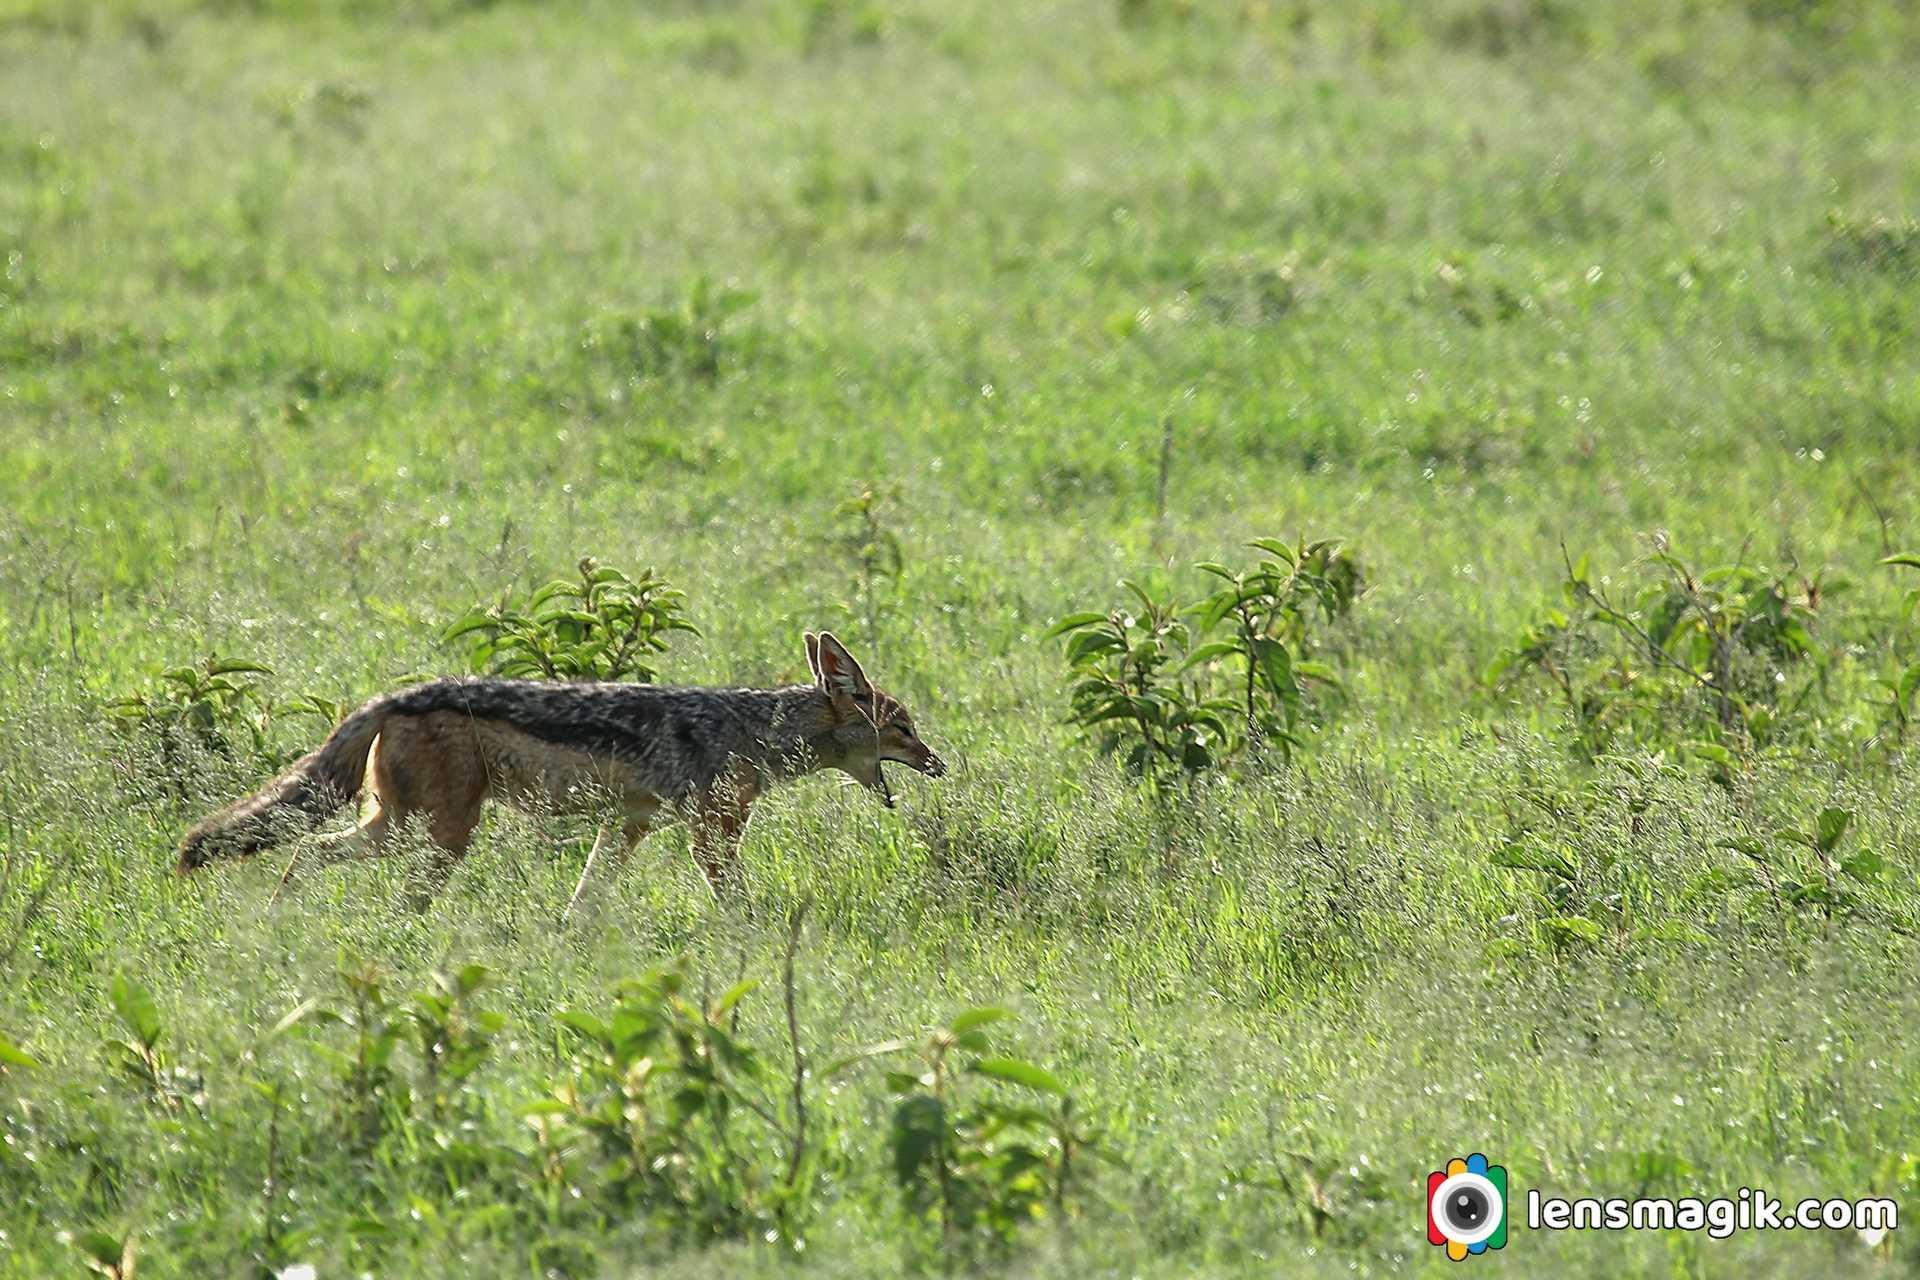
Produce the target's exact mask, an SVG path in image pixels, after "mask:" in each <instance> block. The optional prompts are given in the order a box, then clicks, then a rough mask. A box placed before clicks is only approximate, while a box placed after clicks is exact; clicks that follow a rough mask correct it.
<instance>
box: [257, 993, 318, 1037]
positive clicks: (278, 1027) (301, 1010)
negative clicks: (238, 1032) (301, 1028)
mask: <svg viewBox="0 0 1920 1280" xmlns="http://www.w3.org/2000/svg"><path fill="white" fill-rule="evenodd" d="M319 1007H320V997H319V996H308V997H307V998H306V999H305V1000H302V1001H301V1002H300V1003H299V1004H297V1005H295V1006H293V1008H291V1009H289V1010H287V1011H286V1012H285V1013H283V1014H281V1015H280V1020H279V1021H278V1022H276V1023H274V1024H273V1025H272V1026H271V1027H268V1028H267V1030H266V1034H264V1035H262V1036H261V1037H260V1042H261V1043H262V1044H265V1043H266V1042H267V1041H269V1040H272V1039H274V1038H276V1037H278V1036H280V1035H282V1034H284V1033H285V1032H287V1031H288V1030H290V1029H291V1028H292V1027H293V1026H294V1025H295V1024H297V1023H298V1022H300V1021H301V1020H302V1019H303V1018H305V1017H306V1016H307V1015H308V1014H310V1013H312V1012H313V1011H314V1010H315V1009H318V1008H319Z"/></svg>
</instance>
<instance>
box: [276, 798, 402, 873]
mask: <svg viewBox="0 0 1920 1280" xmlns="http://www.w3.org/2000/svg"><path fill="white" fill-rule="evenodd" d="M392 834H393V822H392V820H391V818H390V817H389V816H388V814H387V811H386V810H385V809H383V808H381V807H380V802H379V800H377V799H376V800H375V801H374V802H373V803H372V805H370V806H369V807H368V811H367V813H366V816H365V817H363V818H361V820H360V821H359V823H358V824H357V825H355V826H351V827H348V828H347V829H346V830H345V831H329V832H327V833H326V834H324V835H318V836H312V837H309V838H308V839H306V840H304V841H302V842H301V843H300V844H299V846H297V847H296V848H295V850H294V853H293V857H292V858H291V859H290V860H289V861H288V862H287V869H286V870H285V871H282V872H281V873H280V884H279V886H278V887H277V888H276V889H275V890H274V891H273V896H274V897H275V898H278V897H279V896H280V895H281V894H283V893H285V892H286V891H287V885H288V884H289V883H290V882H291V881H292V880H293V877H294V873H295V872H299V873H301V874H305V873H307V872H311V871H318V870H320V869H321V868H322V867H331V866H333V865H334V864H335V863H339V862H350V861H352V860H354V859H355V858H379V857H383V856H385V855H386V854H387V853H388V852H390V850H389V849H388V847H387V837H388V836H390V835H392Z"/></svg>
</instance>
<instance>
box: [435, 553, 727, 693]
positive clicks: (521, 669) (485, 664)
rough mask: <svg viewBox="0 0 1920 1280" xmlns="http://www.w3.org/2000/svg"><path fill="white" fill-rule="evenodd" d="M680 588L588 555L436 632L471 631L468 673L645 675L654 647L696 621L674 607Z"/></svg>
mask: <svg viewBox="0 0 1920 1280" xmlns="http://www.w3.org/2000/svg"><path fill="white" fill-rule="evenodd" d="M685 598H686V597H685V594H684V593H683V592H680V591H677V590H675V589H674V587H673V586H672V585H671V584H669V583H668V582H667V580H666V579H665V578H662V577H660V576H659V575H657V574H656V573H654V571H653V570H652V569H643V570H642V571H641V572H640V574H639V575H638V576H637V577H629V576H628V575H627V574H625V573H622V572H621V571H620V570H618V569H615V568H612V567H611V566H608V565H603V564H601V563H600V562H599V561H597V560H595V559H594V558H593V557H591V556H588V557H586V558H584V559H582V560H581V561H580V565H579V576H578V577H576V578H556V579H554V580H553V581H552V582H549V583H547V584H546V585H545V586H543V587H541V588H539V589H538V590H536V591H535V592H533V594H532V595H531V596H529V597H528V599H527V601H526V602H525V603H524V604H522V605H520V606H518V607H514V606H511V605H509V604H508V603H507V601H506V600H505V598H504V597H503V598H502V600H501V601H500V603H498V604H496V605H494V606H492V607H491V608H487V609H479V608H476V609H473V610H471V611H469V612H468V613H467V615H466V616H465V617H463V618H461V619H460V620H459V621H458V622H456V623H454V624H453V625H452V626H450V627H448V628H447V629H446V631H445V632H444V633H443V634H442V636H441V640H442V641H443V642H444V643H447V644H452V643H453V642H454V641H456V640H461V639H468V638H471V639H470V641H469V643H470V645H471V647H470V648H469V650H468V653H467V658H468V662H469V664H470V665H471V667H472V669H473V671H474V672H475V673H486V674H491V675H497V676H533V677H538V678H542V679H547V680H642V681H647V680H653V679H656V678H657V677H658V675H659V672H658V671H657V670H655V668H654V667H653V666H652V665H651V662H652V659H653V657H654V655H656V654H660V653H665V652H666V650H667V644H668V640H669V638H670V637H671V636H672V635H673V633H674V632H676V631H690V632H692V633H693V634H695V635H698V634H699V633H700V629H699V628H698V627H696V626H694V625H693V623H691V622H689V621H687V620H686V619H685V618H684V617H682V616H681V614H682V609H683V605H682V601H683V600H684V599H685Z"/></svg>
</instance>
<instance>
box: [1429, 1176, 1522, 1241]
mask: <svg viewBox="0 0 1920 1280" xmlns="http://www.w3.org/2000/svg"><path fill="white" fill-rule="evenodd" d="M1427 1240H1428V1241H1429V1242H1430V1243H1432V1244H1437V1245H1443V1246H1445V1248H1446V1250H1447V1256H1448V1257H1449V1258H1452V1259H1453V1260H1454V1261H1456V1262H1458V1261H1460V1260H1461V1259H1463V1258H1465V1257H1466V1256H1467V1255H1468V1254H1472V1253H1485V1252H1486V1251H1487V1250H1488V1249H1502V1248H1505V1247H1506V1243H1507V1171H1506V1168H1505V1167H1504V1166H1502V1165H1497V1164H1488V1163H1487V1158H1486V1157H1485V1156H1483V1155H1479V1154H1477V1153H1476V1154H1474V1155H1471V1156H1468V1157H1467V1158H1466V1159H1465V1160H1449V1161H1447V1167H1446V1168H1445V1169H1443V1170H1440V1171H1437V1172H1435V1173H1430V1174H1428V1175H1427Z"/></svg>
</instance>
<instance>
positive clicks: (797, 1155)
mask: <svg viewBox="0 0 1920 1280" xmlns="http://www.w3.org/2000/svg"><path fill="white" fill-rule="evenodd" d="M806 916H807V902H806V900H805V899H804V898H803V899H801V901H800V902H799V903H798V904H796V905H795V906H794V908H793V917H792V919H791V920H790V921H789V922H788V924H787V958H786V964H785V966H784V968H783V969H782V971H781V977H780V981H781V985H782V987H783V988H784V990H785V993H786V999H787V1040H788V1042H789V1043H790V1044H791V1045H792V1046H793V1146H792V1151H791V1154H790V1155H789V1157H788V1159H787V1189H788V1190H789V1191H791V1190H792V1189H793V1188H794V1187H795V1186H796V1185H797V1184H798V1182H799V1179H800V1164H801V1161H802V1160H803V1159H804V1158H805V1156H806V1152H807V1093H806V1088H805V1085H806V1079H807V1059H806V1054H805V1052H804V1051H803V1050H802V1049H801V1048H800V1017H799V1013H798V1011H797V1008H796V1001H795V997H794V986H793V957H794V953H795V952H797V951H798V950H799V949H800V925H801V923H802V922H803V921H804V920H805V919H806Z"/></svg>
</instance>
